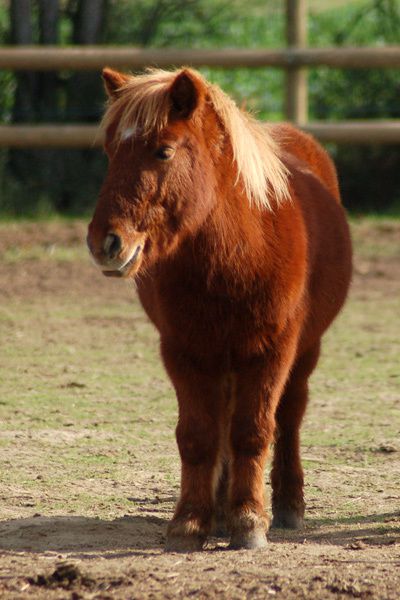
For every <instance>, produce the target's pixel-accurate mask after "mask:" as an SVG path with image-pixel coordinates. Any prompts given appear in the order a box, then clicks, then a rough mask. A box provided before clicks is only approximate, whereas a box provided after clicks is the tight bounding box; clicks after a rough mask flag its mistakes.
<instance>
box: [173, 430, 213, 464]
mask: <svg viewBox="0 0 400 600" xmlns="http://www.w3.org/2000/svg"><path fill="white" fill-rule="evenodd" d="M176 440H177V443H178V448H179V454H180V456H181V459H182V461H183V462H185V463H188V464H191V465H199V464H202V463H207V462H213V461H214V459H215V457H216V454H217V443H218V440H217V436H216V434H215V432H213V431H210V430H208V429H207V428H206V427H204V426H200V425H199V424H197V423H196V424H192V425H183V424H181V423H180V424H179V425H178V427H177V428H176Z"/></svg>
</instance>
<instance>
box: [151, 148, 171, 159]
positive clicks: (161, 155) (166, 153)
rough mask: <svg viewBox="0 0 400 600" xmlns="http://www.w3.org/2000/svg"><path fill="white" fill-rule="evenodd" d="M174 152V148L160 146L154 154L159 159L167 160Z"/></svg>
mask: <svg viewBox="0 0 400 600" xmlns="http://www.w3.org/2000/svg"><path fill="white" fill-rule="evenodd" d="M174 154H175V150H174V148H171V146H160V148H157V150H156V152H155V156H156V158H158V159H159V160H169V159H170V158H172V157H173V155H174Z"/></svg>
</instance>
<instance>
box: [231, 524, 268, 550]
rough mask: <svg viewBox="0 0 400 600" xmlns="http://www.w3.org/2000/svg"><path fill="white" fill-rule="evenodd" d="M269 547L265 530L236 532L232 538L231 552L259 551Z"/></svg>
mask: <svg viewBox="0 0 400 600" xmlns="http://www.w3.org/2000/svg"><path fill="white" fill-rule="evenodd" d="M266 546H267V535H266V532H265V530H264V529H255V530H252V531H236V532H235V533H233V534H232V536H231V541H230V544H229V549H230V550H240V549H244V550H258V549H259V548H265V547H266Z"/></svg>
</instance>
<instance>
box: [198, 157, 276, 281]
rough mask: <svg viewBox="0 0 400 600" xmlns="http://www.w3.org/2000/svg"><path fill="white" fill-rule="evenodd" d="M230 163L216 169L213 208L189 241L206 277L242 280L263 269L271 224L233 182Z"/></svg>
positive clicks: (264, 213)
mask: <svg viewBox="0 0 400 600" xmlns="http://www.w3.org/2000/svg"><path fill="white" fill-rule="evenodd" d="M231 164H232V163H230V164H227V165H225V169H224V170H221V171H220V172H221V173H224V176H221V177H220V180H219V187H218V189H217V198H216V203H215V206H214V209H213V210H212V211H211V213H210V214H209V216H208V218H207V219H206V220H205V221H204V223H203V224H202V226H201V227H200V229H199V231H198V234H197V236H195V237H194V238H193V244H194V246H195V247H197V248H198V249H199V250H200V253H199V256H201V261H202V262H203V264H204V265H206V269H207V273H208V279H209V280H211V279H212V277H213V276H215V277H216V278H217V279H218V278H219V277H220V276H221V274H223V276H224V277H225V278H228V279H229V280H231V281H236V282H244V279H245V278H252V277H254V276H256V275H257V274H258V273H259V271H260V269H261V268H263V269H264V268H265V264H266V262H265V255H266V248H267V246H268V244H269V243H270V242H271V240H272V238H273V226H272V220H271V217H270V215H269V214H268V213H267V212H266V211H262V212H261V211H260V210H259V209H257V208H256V207H254V206H252V205H251V204H250V202H249V199H248V198H247V197H246V195H245V194H244V191H243V190H242V188H241V186H240V184H239V183H238V184H236V181H235V179H236V174H232V167H231ZM194 256H196V254H194Z"/></svg>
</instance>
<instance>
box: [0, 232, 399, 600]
mask: <svg viewBox="0 0 400 600" xmlns="http://www.w3.org/2000/svg"><path fill="white" fill-rule="evenodd" d="M353 237H354V243H355V249H356V255H355V272H354V281H353V287H352V292H351V295H350V299H349V302H348V304H347V307H346V309H345V310H344V312H343V314H342V315H341V317H340V318H339V319H338V321H337V323H336V324H335V325H334V327H333V328H332V331H331V332H330V333H329V334H328V335H327V339H326V344H325V350H324V355H323V357H322V359H321V364H320V366H319V368H318V370H317V372H316V374H315V375H314V377H313V381H312V398H311V402H310V407H309V411H308V415H307V418H306V420H305V423H304V426H303V437H302V446H303V459H304V466H305V474H306V481H307V485H306V503H307V509H306V510H307V513H306V526H305V529H304V530H303V531H301V532H285V531H282V530H275V531H271V532H270V534H269V540H270V543H269V545H268V548H267V549H265V550H259V551H230V550H228V549H227V543H228V540H226V539H214V538H213V539H210V540H209V542H208V544H207V547H206V549H205V550H203V551H202V552H196V553H192V554H176V553H170V554H167V553H164V552H163V543H164V539H165V531H166V525H167V523H168V520H169V518H170V517H171V515H172V511H173V506H174V502H175V501H176V498H177V495H178V490H179V460H178V454H177V450H176V446H175V441H174V423H175V420H176V406H175V400H174V395H173V391H172V389H171V387H170V384H169V382H168V381H167V378H166V377H165V375H164V373H163V370H162V367H161V364H160V360H159V357H158V349H157V336H156V334H155V332H154V331H153V329H152V327H151V326H150V325H149V324H148V323H147V321H146V318H145V316H144V315H143V313H142V311H141V308H140V306H139V304H138V302H137V300H136V298H135V293H134V289H133V285H132V284H126V283H125V282H121V281H114V280H110V279H106V278H102V277H101V276H100V275H99V273H98V272H97V271H96V270H95V268H94V267H93V266H92V265H91V264H90V261H89V259H88V257H87V255H86V250H85V248H84V238H85V224H84V223H82V222H65V223H64V222H52V223H41V224H33V223H32V224H26V223H25V224H12V223H11V224H2V225H0V278H1V279H0V280H1V281H2V284H1V287H0V339H1V358H0V423H1V429H0V464H1V471H0V476H1V481H2V485H1V491H0V497H1V505H0V598H7V599H8V598H10V599H14V598H15V599H21V600H22V599H28V598H35V599H36V598H38V599H42V598H46V599H47V598H49V599H53V598H54V599H56V598H57V599H61V598H62V599H64V598H66V599H71V600H79V599H97V600H106V599H138V600H139V599H140V600H141V599H156V598H163V599H167V598H171V599H172V598H222V599H242V598H251V599H253V598H254V599H258V598H269V597H275V598H277V599H284V600H286V599H289V600H291V599H298V598H299V599H300V598H312V599H314V598H316V599H319V598H321V599H325V598H326V599H331V598H332V599H339V598H368V599H371V600H373V599H376V600H378V599H379V600H385V599H387V600H395V599H398V598H400V510H399V508H400V506H399V499H400V488H399V484H400V440H399V416H400V415H399V405H400V390H399V388H400V385H399V384H400V378H399V369H398V358H399V339H400V331H399V318H398V317H399V309H400V223H399V222H396V221H382V222H380V221H375V222H371V221H368V220H360V221H357V222H355V223H354V224H353ZM266 485H267V487H268V477H267V475H266Z"/></svg>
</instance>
